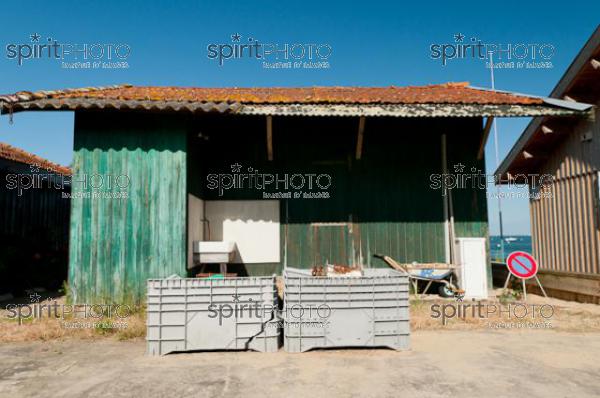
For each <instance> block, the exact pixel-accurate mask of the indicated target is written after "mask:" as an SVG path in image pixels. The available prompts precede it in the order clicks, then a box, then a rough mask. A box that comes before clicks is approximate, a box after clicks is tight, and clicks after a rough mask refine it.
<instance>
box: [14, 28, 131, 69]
mask: <svg viewBox="0 0 600 398" xmlns="http://www.w3.org/2000/svg"><path fill="white" fill-rule="evenodd" d="M5 49H6V58H7V59H10V60H15V61H16V62H17V65H19V66H23V65H24V64H25V62H29V61H32V60H56V61H60V66H61V68H63V69H127V68H129V63H128V62H127V59H128V58H129V55H130V54H131V47H130V46H129V45H128V44H126V43H61V42H59V41H58V40H56V39H55V38H53V37H50V36H48V37H46V38H43V37H42V35H40V34H39V33H32V34H31V35H29V42H25V43H9V44H7V45H6V48H5Z"/></svg>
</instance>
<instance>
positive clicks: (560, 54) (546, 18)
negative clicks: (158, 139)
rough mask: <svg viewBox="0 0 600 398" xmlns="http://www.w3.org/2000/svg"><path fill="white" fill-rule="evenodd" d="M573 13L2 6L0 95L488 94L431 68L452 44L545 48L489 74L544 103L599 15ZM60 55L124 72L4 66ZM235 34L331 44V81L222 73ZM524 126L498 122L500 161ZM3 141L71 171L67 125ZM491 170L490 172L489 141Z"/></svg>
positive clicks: (363, 5)
mask: <svg viewBox="0 0 600 398" xmlns="http://www.w3.org/2000/svg"><path fill="white" fill-rule="evenodd" d="M582 3H583V2H580V3H577V4H578V5H577V7H575V6H571V5H567V4H565V3H564V2H563V3H558V2H557V3H553V2H524V1H519V2H511V1H503V2H489V3H487V4H486V3H483V2H468V1H462V2H432V1H428V2H412V3H410V4H406V3H403V2H377V1H369V2H359V3H355V4H353V3H351V2H347V1H344V2H324V1H319V2H311V1H303V2H297V3H292V2H281V1H276V2H275V1H272V2H252V3H247V4H237V3H234V2H226V1H220V2H218V3H217V2H201V1H169V2H166V1H165V2H155V3H152V2H147V1H129V2H124V1H101V2H92V1H64V2H58V1H57V2H47V1H43V2H42V1H39V2H38V1H27V2H9V3H7V4H4V6H3V13H2V16H1V21H2V33H1V39H2V40H1V42H2V43H1V44H2V46H1V47H0V51H1V52H2V54H1V55H0V93H12V92H15V91H19V90H39V89H58V88H69V87H85V86H98V85H109V84H118V83H131V84H135V85H177V86H206V87H221V86H225V87H226V86H310V85H322V86H331V85H344V86H388V85H398V86H403V85H423V84H431V83H443V82H449V81H468V82H470V83H471V84H472V85H474V86H480V87H489V86H490V76H489V70H488V69H486V68H485V67H484V64H483V63H482V62H481V61H478V60H473V59H457V60H451V61H450V62H449V63H448V65H446V66H443V65H442V64H441V61H440V60H434V59H431V58H430V50H429V47H430V46H431V45H432V44H436V43H439V44H442V43H453V42H454V35H455V34H457V33H461V34H464V35H465V37H466V38H467V40H468V39H470V38H472V37H476V38H477V39H479V40H481V41H483V42H485V43H497V44H506V43H513V44H517V43H549V44H551V45H552V46H554V49H555V52H554V55H553V56H552V58H551V62H552V64H553V68H550V69H529V70H526V69H503V70H497V71H496V88H498V89H502V90H510V91H517V92H522V93H530V94H535V95H547V94H548V93H549V92H550V91H551V89H552V88H553V87H554V85H555V84H556V82H557V81H558V80H559V79H560V77H561V76H562V74H563V72H564V71H565V69H566V68H567V67H568V65H569V64H570V62H571V61H572V60H573V58H574V57H575V55H576V54H577V52H578V51H579V49H580V48H581V47H582V46H583V44H584V43H585V41H586V40H587V38H588V37H589V36H590V35H591V33H592V32H593V30H594V29H595V28H596V26H597V24H598V23H599V22H600V21H599V18H598V15H600V3H599V2H597V1H590V2H589V3H588V4H582ZM33 33H38V34H40V35H41V36H42V40H44V39H46V38H48V37H52V38H54V39H55V40H58V41H59V42H61V43H125V44H127V45H129V46H130V48H131V54H130V55H129V57H128V59H127V61H128V63H129V65H130V67H129V68H128V69H112V70H111V69H104V70H103V69H91V70H73V69H62V68H61V67H60V63H59V62H58V61H56V60H52V59H37V60H25V62H24V63H23V65H21V66H18V65H17V62H16V60H14V59H8V58H7V50H6V46H7V45H9V44H28V43H30V42H31V39H30V35H31V34H33ZM234 33H239V34H240V35H241V36H242V40H244V38H248V37H253V38H255V39H257V40H260V41H262V42H263V43H265V42H271V43H326V44H328V45H330V46H331V48H332V49H333V52H332V54H331V56H330V58H329V62H330V66H331V67H330V68H329V69H314V70H310V69H296V70H273V69H264V68H262V67H261V66H260V64H259V63H257V62H256V60H253V59H242V60H235V61H233V60H230V62H225V65H223V66H218V64H217V63H216V62H215V61H214V60H210V59H208V58H207V50H206V47H207V45H209V44H211V43H230V42H231V39H230V36H231V35H232V34H234ZM527 122H528V120H527V119H500V120H499V122H498V133H499V153H500V158H501V159H502V158H503V157H504V155H505V154H506V153H507V152H508V150H509V149H510V148H511V146H512V145H513V144H514V142H515V141H516V139H517V138H518V136H519V134H520V133H521V132H522V130H523V128H524V127H525V126H526V124H527ZM0 141H2V142H7V143H9V144H12V145H15V146H18V147H21V148H24V149H26V150H28V151H31V152H34V153H36V154H39V155H40V156H43V157H46V158H48V159H50V160H53V161H55V162H58V163H62V164H69V163H70V162H71V159H72V144H73V116H72V114H71V113H67V112H31V113H20V114H17V115H15V118H14V124H13V125H9V123H8V117H7V116H3V117H1V118H0ZM486 156H487V170H488V172H489V173H491V172H493V170H495V156H494V148H493V139H492V140H490V141H489V142H488V146H487V148H486ZM489 207H490V228H491V232H492V233H497V231H498V222H497V219H498V217H497V207H496V200H490V201H489ZM503 209H504V225H505V228H504V229H505V232H506V233H508V234H529V211H528V207H527V200H526V199H509V200H505V201H504V202H503Z"/></svg>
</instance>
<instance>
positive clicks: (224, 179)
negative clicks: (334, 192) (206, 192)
mask: <svg viewBox="0 0 600 398" xmlns="http://www.w3.org/2000/svg"><path fill="white" fill-rule="evenodd" d="M206 182H207V184H206V187H207V188H208V189H210V190H216V191H218V194H219V196H223V194H224V193H225V192H226V191H229V190H231V189H240V190H257V191H261V192H262V198H263V199H328V198H329V192H327V189H328V188H329V187H330V186H331V184H332V177H331V175H329V174H317V173H294V174H290V173H276V174H272V173H261V172H259V170H258V169H255V168H253V167H248V168H247V169H246V170H242V165H241V164H239V163H235V164H232V165H231V173H218V174H216V173H211V174H208V175H207V176H206Z"/></svg>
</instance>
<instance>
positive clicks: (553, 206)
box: [531, 172, 600, 273]
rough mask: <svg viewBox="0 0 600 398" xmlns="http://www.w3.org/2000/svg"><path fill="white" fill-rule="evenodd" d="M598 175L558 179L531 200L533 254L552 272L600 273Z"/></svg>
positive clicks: (589, 174) (542, 266) (585, 174)
mask: <svg viewBox="0 0 600 398" xmlns="http://www.w3.org/2000/svg"><path fill="white" fill-rule="evenodd" d="M597 184H598V182H597V175H596V172H590V173H584V174H581V175H579V176H573V177H568V178H563V179H556V180H555V182H554V183H553V184H551V185H550V186H549V187H548V191H547V192H548V194H549V197H542V198H540V199H537V200H532V201H531V216H532V240H533V252H534V255H535V257H536V258H537V259H538V261H539V263H540V267H541V268H543V269H548V270H552V271H568V272H578V273H600V269H599V267H598V260H599V256H598V250H599V249H600V248H599V247H598V209H597V207H596V206H595V203H597V200H598V199H597V190H598V185H597Z"/></svg>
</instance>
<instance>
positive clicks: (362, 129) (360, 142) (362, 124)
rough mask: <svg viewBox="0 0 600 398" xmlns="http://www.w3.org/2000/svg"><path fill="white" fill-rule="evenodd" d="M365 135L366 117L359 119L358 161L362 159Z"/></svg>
mask: <svg viewBox="0 0 600 398" xmlns="http://www.w3.org/2000/svg"><path fill="white" fill-rule="evenodd" d="M364 133H365V117H364V116H361V117H360V118H359V119H358V137H357V139H356V160H360V158H361V157H362V148H363V135H364Z"/></svg>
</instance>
